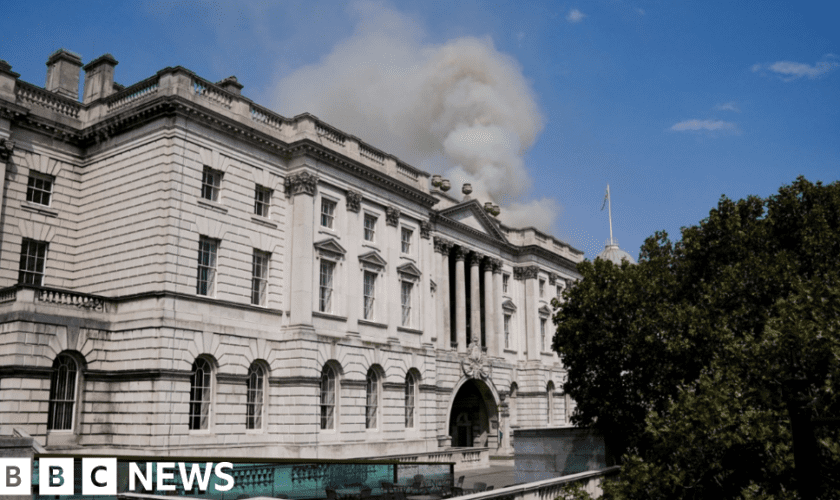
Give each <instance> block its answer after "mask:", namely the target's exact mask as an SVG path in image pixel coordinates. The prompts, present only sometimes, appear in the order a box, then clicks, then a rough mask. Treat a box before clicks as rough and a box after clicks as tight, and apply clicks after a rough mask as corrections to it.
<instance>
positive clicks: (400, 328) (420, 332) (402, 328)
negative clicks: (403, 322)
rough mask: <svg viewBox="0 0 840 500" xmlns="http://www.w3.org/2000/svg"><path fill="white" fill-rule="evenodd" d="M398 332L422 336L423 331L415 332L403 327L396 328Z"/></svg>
mask: <svg viewBox="0 0 840 500" xmlns="http://www.w3.org/2000/svg"><path fill="white" fill-rule="evenodd" d="M397 331H398V332H405V333H413V334H415V335H423V330H415V329H414V328H406V327H404V326H398V327H397Z"/></svg>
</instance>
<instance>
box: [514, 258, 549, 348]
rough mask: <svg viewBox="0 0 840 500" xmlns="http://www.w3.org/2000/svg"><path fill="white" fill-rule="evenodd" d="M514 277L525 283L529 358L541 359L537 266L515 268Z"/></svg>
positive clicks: (526, 332) (526, 334) (525, 312)
mask: <svg viewBox="0 0 840 500" xmlns="http://www.w3.org/2000/svg"><path fill="white" fill-rule="evenodd" d="M513 271H514V273H513V277H514V278H515V279H517V280H521V281H523V282H524V284H525V307H523V311H522V313H523V314H524V315H525V336H526V339H525V342H526V344H525V345H526V346H527V349H528V360H529V361H539V360H540V358H541V356H540V352H542V349H541V347H540V318H539V297H540V295H539V290H538V289H537V287H538V284H537V276H538V274H539V268H538V267H537V266H528V267H519V268H514V270H513Z"/></svg>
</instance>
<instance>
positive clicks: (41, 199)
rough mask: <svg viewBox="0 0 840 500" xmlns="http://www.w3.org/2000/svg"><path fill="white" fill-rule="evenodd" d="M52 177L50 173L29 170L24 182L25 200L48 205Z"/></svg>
mask: <svg viewBox="0 0 840 500" xmlns="http://www.w3.org/2000/svg"><path fill="white" fill-rule="evenodd" d="M54 179H55V177H53V176H51V175H45V174H41V173H38V172H30V174H29V180H28V181H27V184H26V201H29V202H32V203H37V204H39V205H47V206H49V204H50V196H51V195H52V187H53V181H54Z"/></svg>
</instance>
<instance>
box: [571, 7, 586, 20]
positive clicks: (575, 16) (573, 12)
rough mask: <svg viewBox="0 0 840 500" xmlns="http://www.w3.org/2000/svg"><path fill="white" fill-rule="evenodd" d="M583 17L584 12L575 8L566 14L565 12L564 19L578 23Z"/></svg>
mask: <svg viewBox="0 0 840 500" xmlns="http://www.w3.org/2000/svg"><path fill="white" fill-rule="evenodd" d="M584 17H586V14H584V13H583V12H581V11H579V10H577V9H572V10H570V11H569V13H568V14H566V21H569V22H570V23H579V22H581V21H583V18H584Z"/></svg>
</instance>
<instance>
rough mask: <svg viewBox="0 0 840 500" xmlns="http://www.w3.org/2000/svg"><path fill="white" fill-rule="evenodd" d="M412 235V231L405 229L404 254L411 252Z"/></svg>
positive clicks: (403, 231) (403, 234)
mask: <svg viewBox="0 0 840 500" xmlns="http://www.w3.org/2000/svg"><path fill="white" fill-rule="evenodd" d="M411 234H412V231H411V230H410V229H405V228H403V230H402V253H410V252H411Z"/></svg>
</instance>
